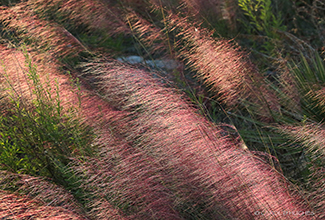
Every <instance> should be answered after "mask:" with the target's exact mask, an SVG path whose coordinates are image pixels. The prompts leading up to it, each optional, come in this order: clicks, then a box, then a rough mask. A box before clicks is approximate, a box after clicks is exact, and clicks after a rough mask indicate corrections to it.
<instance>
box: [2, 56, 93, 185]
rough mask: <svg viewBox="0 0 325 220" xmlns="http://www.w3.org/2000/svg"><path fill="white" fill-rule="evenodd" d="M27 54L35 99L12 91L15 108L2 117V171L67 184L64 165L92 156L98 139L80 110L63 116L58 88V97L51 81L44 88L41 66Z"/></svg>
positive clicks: (71, 111)
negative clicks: (78, 113)
mask: <svg viewBox="0 0 325 220" xmlns="http://www.w3.org/2000/svg"><path fill="white" fill-rule="evenodd" d="M25 55H26V57H25V58H26V67H28V71H29V72H28V74H27V77H28V79H29V82H30V85H29V86H30V89H31V91H32V94H33V95H34V97H35V98H33V100H32V101H31V104H27V101H26V100H22V99H20V98H19V94H16V92H15V91H14V90H12V88H8V89H9V90H10V89H11V98H10V102H9V103H8V104H9V105H10V106H11V108H10V109H9V110H8V112H7V114H5V115H2V116H1V117H0V122H1V123H0V134H1V136H0V161H1V165H2V166H1V168H2V169H6V170H9V171H12V172H15V173H24V174H30V175H40V176H47V177H51V178H53V179H54V180H55V181H57V182H59V183H61V184H65V180H64V179H65V178H62V177H63V173H64V166H66V165H67V164H68V163H69V157H71V156H74V157H83V156H86V155H89V154H91V150H90V148H89V147H88V146H89V143H90V141H91V140H92V139H93V138H94V136H93V134H92V132H91V130H90V128H88V127H86V126H84V125H81V124H80V123H79V122H78V120H76V119H75V118H76V109H70V110H69V111H68V112H67V113H63V111H62V110H63V107H62V105H61V100H60V95H59V84H58V82H56V83H55V85H56V92H55V94H56V95H55V97H53V93H52V92H51V87H50V86H49V85H50V82H49V80H48V81H47V84H48V86H47V87H44V86H45V85H43V84H42V83H41V82H40V78H39V75H38V74H37V67H36V66H35V65H33V64H32V61H31V58H30V57H29V56H28V55H27V52H26V51H25Z"/></svg>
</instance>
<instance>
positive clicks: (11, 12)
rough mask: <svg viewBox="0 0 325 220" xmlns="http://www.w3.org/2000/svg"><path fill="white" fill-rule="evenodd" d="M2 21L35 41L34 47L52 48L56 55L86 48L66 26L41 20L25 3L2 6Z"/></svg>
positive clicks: (73, 52) (72, 52) (0, 13)
mask: <svg viewBox="0 0 325 220" xmlns="http://www.w3.org/2000/svg"><path fill="white" fill-rule="evenodd" d="M0 21H1V22H2V23H3V24H4V26H5V29H7V30H10V31H16V33H17V34H18V35H19V36H20V37H23V38H26V39H28V40H29V41H33V47H35V48H36V49H41V50H50V51H51V52H52V53H54V54H55V55H56V56H59V57H64V56H67V55H74V54H76V53H79V52H81V51H83V50H85V48H84V46H83V45H82V44H81V43H80V42H79V41H78V40H77V39H76V38H75V37H73V36H72V35H71V34H70V33H69V32H68V31H67V30H66V29H65V28H63V27H60V26H58V25H57V24H54V23H51V22H49V21H45V20H41V19H40V18H39V17H38V16H37V15H36V14H33V12H32V11H31V10H28V8H27V7H26V5H25V4H24V3H21V4H18V5H16V6H13V7H10V8H8V7H1V8H0Z"/></svg>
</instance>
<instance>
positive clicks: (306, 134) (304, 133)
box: [278, 123, 325, 156]
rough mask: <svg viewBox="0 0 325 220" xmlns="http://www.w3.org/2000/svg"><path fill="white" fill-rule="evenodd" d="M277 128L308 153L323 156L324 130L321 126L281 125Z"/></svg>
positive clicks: (324, 146)
mask: <svg viewBox="0 0 325 220" xmlns="http://www.w3.org/2000/svg"><path fill="white" fill-rule="evenodd" d="M278 128H279V129H280V131H281V132H282V133H284V134H287V135H290V136H291V137H292V138H293V140H294V141H297V142H301V143H302V144H303V145H304V146H305V147H306V150H308V151H309V152H312V153H315V154H320V155H322V156H325V129H324V125H323V124H315V123H307V124H304V125H297V126H293V125H282V126H278Z"/></svg>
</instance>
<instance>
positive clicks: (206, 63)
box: [169, 14, 279, 117]
mask: <svg viewBox="0 0 325 220" xmlns="http://www.w3.org/2000/svg"><path fill="white" fill-rule="evenodd" d="M169 20H170V25H171V26H173V28H174V30H175V31H176V32H177V33H178V36H179V38H180V42H179V47H180V46H181V45H183V44H185V45H186V47H185V49H183V50H182V49H181V51H180V52H179V56H180V58H182V59H184V60H185V61H187V63H188V64H189V65H190V66H191V67H193V68H194V69H195V70H196V71H197V76H198V77H199V78H200V79H202V80H203V81H204V83H206V84H207V85H209V86H211V89H212V90H213V91H215V92H218V93H220V94H221V99H222V100H223V101H224V102H225V103H226V104H228V105H229V106H233V105H235V104H238V103H239V102H240V101H242V100H248V101H249V102H251V103H253V104H254V105H256V107H257V108H258V109H256V112H257V113H258V112H260V114H261V115H262V116H267V117H271V116H270V111H271V110H277V109H278V108H279V104H278V100H277V98H276V96H275V95H274V94H273V93H272V92H271V91H270V90H269V89H268V85H267V83H265V81H264V80H263V77H262V75H261V74H260V73H258V72H257V70H256V67H255V66H254V65H253V64H252V63H251V62H250V61H249V60H248V59H247V58H245V56H246V54H245V53H243V52H241V51H240V48H239V47H236V46H235V45H234V44H233V43H231V42H230V41H228V40H217V41H216V40H215V39H213V38H212V37H209V35H210V33H208V32H207V30H206V29H203V28H200V27H199V26H198V25H195V24H192V23H193V22H192V23H190V22H189V21H188V20H187V18H181V17H179V16H177V15H172V14H171V16H170V18H169ZM186 48H187V49H186Z"/></svg>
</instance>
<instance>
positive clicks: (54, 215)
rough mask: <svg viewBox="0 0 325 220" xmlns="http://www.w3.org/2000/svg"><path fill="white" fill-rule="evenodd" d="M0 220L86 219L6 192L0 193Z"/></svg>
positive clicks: (68, 211)
mask: <svg viewBox="0 0 325 220" xmlns="http://www.w3.org/2000/svg"><path fill="white" fill-rule="evenodd" d="M0 218H1V219H31V218H36V219H39V218H42V219H66V220H68V219H70V220H71V219H78V220H82V219H86V218H84V217H82V216H80V215H78V214H75V213H73V212H71V211H70V210H66V209H64V208H61V207H53V206H50V204H46V203H44V202H41V201H38V200H34V199H31V198H29V197H27V196H17V195H15V194H10V193H8V192H6V191H2V190H1V191H0Z"/></svg>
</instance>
